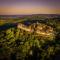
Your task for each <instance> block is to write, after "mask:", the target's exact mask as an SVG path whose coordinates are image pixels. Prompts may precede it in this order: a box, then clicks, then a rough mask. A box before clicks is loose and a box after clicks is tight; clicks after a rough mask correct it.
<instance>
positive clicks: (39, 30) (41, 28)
mask: <svg viewBox="0 0 60 60" xmlns="http://www.w3.org/2000/svg"><path fill="white" fill-rule="evenodd" d="M17 28H19V29H20V30H23V31H25V32H29V33H35V35H36V36H42V37H51V36H54V29H53V28H52V27H51V26H47V25H46V24H43V23H38V22H37V23H33V24H31V25H29V26H26V25H24V24H22V23H19V24H18V25H17Z"/></svg>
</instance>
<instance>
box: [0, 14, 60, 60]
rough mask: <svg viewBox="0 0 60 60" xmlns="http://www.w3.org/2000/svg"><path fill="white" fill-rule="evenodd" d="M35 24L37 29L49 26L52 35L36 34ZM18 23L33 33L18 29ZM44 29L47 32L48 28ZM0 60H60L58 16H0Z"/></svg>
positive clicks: (59, 19) (59, 18)
mask: <svg viewBox="0 0 60 60" xmlns="http://www.w3.org/2000/svg"><path fill="white" fill-rule="evenodd" d="M37 22H38V23H39V24H38V26H39V28H41V27H40V26H42V27H44V26H45V25H46V26H50V27H51V28H52V29H53V31H52V34H51V35H49V37H47V36H46V35H41V34H40V35H38V34H36V33H35V31H36V30H37V31H38V29H37V25H36V24H37ZM20 23H21V24H23V25H25V26H27V27H28V26H30V27H32V29H34V32H33V33H31V32H28V31H25V30H23V29H20V28H18V27H17V26H18V24H20ZM44 29H45V30H46V31H47V32H48V28H44ZM44 29H42V31H44ZM40 33H41V32H40ZM0 60H60V15H59V16H55V15H53V16H52V17H51V16H50V15H49V16H44V15H43V16H40V15H32V16H23V17H16V18H13V17H7V16H6V17H4V16H0Z"/></svg>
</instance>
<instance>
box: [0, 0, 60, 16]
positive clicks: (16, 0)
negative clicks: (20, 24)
mask: <svg viewBox="0 0 60 60" xmlns="http://www.w3.org/2000/svg"><path fill="white" fill-rule="evenodd" d="M16 14H17V15H21V14H60V0H0V15H16Z"/></svg>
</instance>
